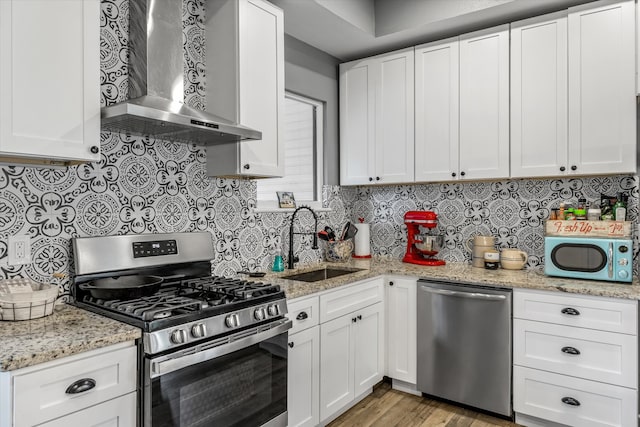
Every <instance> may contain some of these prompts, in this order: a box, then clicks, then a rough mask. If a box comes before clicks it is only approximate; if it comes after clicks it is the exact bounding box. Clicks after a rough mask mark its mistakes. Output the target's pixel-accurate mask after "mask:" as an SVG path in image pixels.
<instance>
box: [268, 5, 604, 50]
mask: <svg viewBox="0 0 640 427" xmlns="http://www.w3.org/2000/svg"><path fill="white" fill-rule="evenodd" d="M270 1H271V2H272V3H274V4H275V5H277V6H278V7H280V8H282V9H283V10H284V16H285V33H287V34H289V35H290V36H292V37H294V38H296V39H298V40H301V41H303V42H305V43H307V44H309V45H311V46H313V47H316V48H318V49H320V50H322V51H324V52H326V53H328V54H330V55H332V56H334V57H336V58H338V59H339V60H340V61H348V60H351V59H356V58H362V57H365V56H371V55H374V54H377V53H382V52H388V51H390V50H395V49H399V48H403V47H408V46H413V45H416V44H420V43H424V42H429V41H434V40H439V39H443V38H447V37H452V36H456V35H459V34H463V33H467V32H471V31H475V30H479V29H482V28H487V27H491V26H494V25H499V24H504V23H508V22H513V21H516V20H520V19H524V18H528V17H531V16H536V15H541V14H544V13H549V12H554V11H558V10H561V9H566V8H567V7H570V6H575V5H578V4H583V3H589V2H590V1H593V0H270Z"/></svg>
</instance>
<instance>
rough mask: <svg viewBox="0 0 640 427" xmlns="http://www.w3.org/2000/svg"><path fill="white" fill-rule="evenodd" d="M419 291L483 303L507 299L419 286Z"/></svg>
mask: <svg viewBox="0 0 640 427" xmlns="http://www.w3.org/2000/svg"><path fill="white" fill-rule="evenodd" d="M420 289H422V290H423V291H425V292H429V293H432V294H437V295H444V296H448V297H459V298H471V299H480V300H485V301H504V300H506V299H507V297H506V296H505V295H495V294H483V293H480V292H463V291H448V290H446V289H435V288H431V287H429V286H424V285H421V286H420Z"/></svg>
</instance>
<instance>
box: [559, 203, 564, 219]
mask: <svg viewBox="0 0 640 427" xmlns="http://www.w3.org/2000/svg"><path fill="white" fill-rule="evenodd" d="M558 219H564V202H560V210H559V211H558Z"/></svg>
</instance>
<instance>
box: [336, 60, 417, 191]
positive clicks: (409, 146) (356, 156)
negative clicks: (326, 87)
mask: <svg viewBox="0 0 640 427" xmlns="http://www.w3.org/2000/svg"><path fill="white" fill-rule="evenodd" d="M413 77H414V63H413V48H411V49H404V50H402V51H398V52H393V53H390V54H385V55H379V56H375V57H372V58H367V59H364V60H358V61H353V62H349V63H345V64H341V65H340V160H341V161H340V183H341V184H343V185H361V184H392V183H403V182H412V181H413V178H414V173H413V171H414V166H413V164H414V152H413V147H414V105H413V103H414V81H413Z"/></svg>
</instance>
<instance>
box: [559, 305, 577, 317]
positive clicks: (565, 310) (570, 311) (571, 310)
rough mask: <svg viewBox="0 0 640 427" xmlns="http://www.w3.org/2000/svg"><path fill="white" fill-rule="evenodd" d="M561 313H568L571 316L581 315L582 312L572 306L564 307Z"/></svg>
mask: <svg viewBox="0 0 640 427" xmlns="http://www.w3.org/2000/svg"><path fill="white" fill-rule="evenodd" d="M560 313H562V314H568V315H569V316H580V312H579V311H578V310H576V309H575V308H571V307H565V308H563V309H562V310H560Z"/></svg>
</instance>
